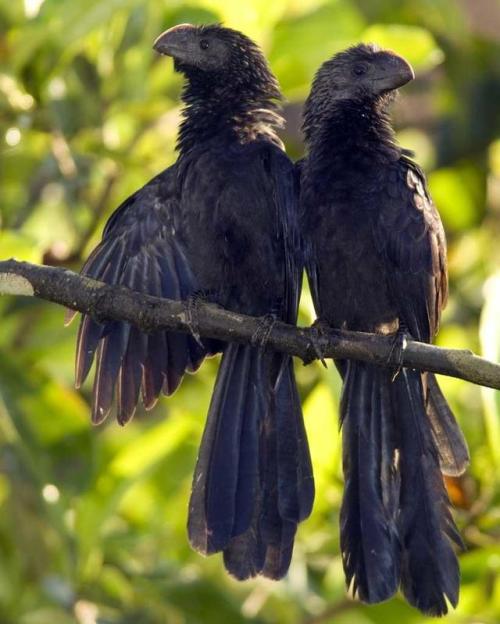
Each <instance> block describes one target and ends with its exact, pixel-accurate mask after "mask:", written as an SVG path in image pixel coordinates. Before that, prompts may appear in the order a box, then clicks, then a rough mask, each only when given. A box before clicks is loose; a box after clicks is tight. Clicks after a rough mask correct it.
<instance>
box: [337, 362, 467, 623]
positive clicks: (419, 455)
mask: <svg viewBox="0 0 500 624" xmlns="http://www.w3.org/2000/svg"><path fill="white" fill-rule="evenodd" d="M438 390H439V388H438ZM437 396H438V395H437V394H436V389H435V388H434V386H432V397H433V398H432V399H431V398H429V397H427V399H428V400H427V401H426V397H425V394H424V389H423V386H422V376H421V374H420V373H419V372H418V371H414V370H408V369H403V370H402V371H401V373H400V374H399V375H398V377H397V378H396V379H395V380H394V381H392V380H391V376H390V373H389V372H388V371H384V370H383V369H380V368H377V367H374V366H371V365H368V364H364V363H360V362H348V363H347V368H346V371H345V374H344V391H343V397H342V405H341V417H342V423H343V425H342V426H343V430H344V432H343V441H344V473H345V492H344V500H343V503H342V509H341V547H342V555H343V561H344V569H345V573H346V578H347V582H348V584H349V585H350V584H351V583H352V585H353V590H354V592H355V593H357V594H358V595H359V597H360V599H361V600H364V601H366V602H379V601H382V600H385V599H387V598H389V597H390V596H391V595H392V594H394V592H395V591H396V590H397V588H398V586H399V585H400V586H401V589H402V591H403V593H404V595H405V597H406V598H407V600H408V601H409V602H410V603H411V604H412V605H414V606H416V607H417V608H418V609H420V610H421V611H423V612H424V613H428V614H432V615H443V614H445V613H446V612H447V606H446V600H445V597H447V598H448V600H449V601H450V602H451V604H453V605H456V603H457V600H458V589H459V568H458V561H457V558H456V556H455V553H454V551H453V547H452V543H451V542H452V541H454V542H456V543H457V544H459V545H460V544H461V540H460V536H459V534H458V532H457V529H456V527H455V524H454V522H453V518H452V516H451V513H450V508H449V500H448V497H447V494H446V489H445V486H444V483H443V478H442V474H441V468H440V459H441V457H440V454H439V452H438V448H437V441H436V431H435V427H433V424H432V422H433V421H432V419H431V418H430V416H429V414H428V411H429V410H430V408H429V405H428V403H429V402H431V401H433V400H436V397H437ZM433 409H434V416H435V417H436V418H435V419H434V420H435V421H436V422H438V421H439V420H440V419H442V417H443V406H442V405H435V406H434V407H433ZM448 409H449V408H448ZM450 413H451V412H450ZM453 422H455V421H454V419H453ZM455 425H456V423H455ZM443 427H444V428H445V429H446V430H447V431H452V430H454V429H455V426H453V427H452V426H451V425H449V424H448V425H443Z"/></svg>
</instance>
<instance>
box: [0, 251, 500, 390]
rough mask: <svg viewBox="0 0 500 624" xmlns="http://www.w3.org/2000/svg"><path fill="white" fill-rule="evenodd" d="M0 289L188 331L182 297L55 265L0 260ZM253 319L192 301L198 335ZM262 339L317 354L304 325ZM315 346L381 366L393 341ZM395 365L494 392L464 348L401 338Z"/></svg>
mask: <svg viewBox="0 0 500 624" xmlns="http://www.w3.org/2000/svg"><path fill="white" fill-rule="evenodd" d="M0 294H8V295H30V296H35V297H39V298H41V299H45V300H47V301H52V302H54V303H58V304H60V305H63V306H65V307H67V308H71V309H73V310H78V311H79V312H84V313H86V314H90V315H91V316H92V317H93V318H95V319H96V320H99V319H101V320H104V319H115V320H120V321H127V322H129V323H131V324H133V325H136V326H137V327H139V328H140V329H142V330H143V331H145V332H153V331H155V330H158V329H162V328H168V329H173V330H177V331H180V332H189V331H190V328H189V325H188V318H187V317H188V315H187V312H186V306H185V304H184V303H183V302H180V301H171V300H169V299H160V298H158V297H150V296H146V295H143V294H140V293H136V292H133V291H131V290H129V289H127V288H123V287H120V286H108V285H106V284H103V283H102V282H97V281H95V280H92V279H89V278H87V277H82V276H81V275H78V274H77V273H73V272H72V271H68V270H65V269H61V268H54V267H46V266H39V265H35V264H29V263H27V262H17V261H15V260H6V261H3V262H0ZM261 323H262V319H261V318H257V317H252V316H246V315H243V314H236V313H234V312H230V311H228V310H224V309H222V308H220V307H217V306H215V305H213V304H209V303H200V304H199V306H198V307H197V329H198V330H199V333H200V335H201V336H203V337H207V338H219V339H222V340H225V341H228V342H240V343H250V342H251V340H252V337H253V336H254V334H255V332H256V331H257V329H259V327H261ZM267 344H268V346H269V347H272V348H274V349H276V350H277V351H282V352H284V353H289V354H290V355H295V356H297V357H299V358H301V359H302V360H303V361H304V362H310V361H311V360H313V359H316V357H317V356H316V353H315V350H314V349H313V348H312V343H311V330H310V329H309V328H300V327H294V326H292V325H287V324H285V323H281V322H276V323H275V324H274V325H273V327H272V329H271V331H270V333H269V338H268V342H267ZM317 344H318V345H319V347H320V348H321V351H322V352H323V355H324V357H325V358H350V359H354V360H363V361H365V362H372V363H375V364H379V365H382V366H386V365H387V362H388V359H389V356H390V352H391V347H392V344H393V342H392V338H391V337H390V336H380V335H376V334H366V333H361V332H350V331H340V330H331V331H329V332H327V333H326V334H325V335H323V336H322V337H321V338H319V339H318V340H317ZM403 365H404V366H406V367H409V368H416V369H419V370H428V371H431V372H434V373H440V374H442V375H448V376H450V377H458V378H460V379H465V380H466V381H470V382H472V383H475V384H479V385H481V386H488V387H490V388H496V389H500V365H499V364H495V363H493V362H490V361H488V360H485V359H483V358H480V357H478V356H476V355H474V354H473V353H472V352H470V351H465V350H458V349H443V348H440V347H435V346H432V345H428V344H424V343H420V342H414V341H409V342H408V344H407V348H406V349H405V351H404V352H403Z"/></svg>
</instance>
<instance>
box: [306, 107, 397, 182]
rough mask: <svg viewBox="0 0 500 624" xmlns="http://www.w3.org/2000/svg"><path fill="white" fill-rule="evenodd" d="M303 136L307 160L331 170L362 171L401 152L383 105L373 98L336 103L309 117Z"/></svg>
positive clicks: (391, 160) (383, 162)
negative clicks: (314, 117) (304, 135)
mask: <svg viewBox="0 0 500 624" xmlns="http://www.w3.org/2000/svg"><path fill="white" fill-rule="evenodd" d="M306 138H307V140H308V145H309V157H308V161H309V162H310V163H311V164H312V166H313V167H314V166H316V167H321V168H326V169H328V170H329V171H331V172H332V173H333V172H334V171H335V170H337V169H338V170H339V171H342V172H345V171H346V170H348V169H352V170H355V171H360V172H362V171H363V170H364V169H366V168H370V167H371V168H372V167H374V166H376V165H377V164H380V165H384V164H387V163H389V162H393V161H395V160H397V159H398V158H399V157H400V155H401V148H400V147H399V146H398V145H397V144H396V141H395V134H394V130H393V129H392V127H391V125H390V121H389V116H388V114H387V112H386V107H385V106H383V105H381V103H380V102H376V101H373V100H366V101H355V102H354V101H342V102H338V103H336V104H335V105H334V106H333V107H332V108H331V110H329V111H328V112H326V113H324V114H323V115H322V117H321V119H318V120H314V119H313V120H312V122H311V124H310V125H309V127H308V128H307V130H306Z"/></svg>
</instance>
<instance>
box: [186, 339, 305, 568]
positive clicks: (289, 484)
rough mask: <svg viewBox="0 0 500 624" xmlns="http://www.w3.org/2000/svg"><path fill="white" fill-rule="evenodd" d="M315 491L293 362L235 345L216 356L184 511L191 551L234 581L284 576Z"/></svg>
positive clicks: (265, 352)
mask: <svg viewBox="0 0 500 624" xmlns="http://www.w3.org/2000/svg"><path fill="white" fill-rule="evenodd" d="M313 498H314V484H313V477H312V468H311V461H310V456H309V449H308V445H307V439H306V435H305V430H304V426H303V421H302V412H301V408H300V399H299V397H298V393H297V388H296V385H295V379H294V376H293V368H292V362H291V360H290V359H289V358H285V359H284V358H283V357H282V356H276V355H274V354H271V353H269V352H267V351H262V350H260V349H255V348H252V347H247V346H240V345H236V344H231V345H229V346H228V347H227V348H226V350H225V352H224V355H223V358H222V363H221V367H220V369H219V374H218V376H217V380H216V384H215V390H214V394H213V398H212V403H211V405H210V410H209V414H208V418H207V424H206V427H205V432H204V435H203V440H202V443H201V447H200V452H199V456H198V463H197V466H196V470H195V475H194V480H193V490H192V494H191V501H190V506H189V521H188V530H189V538H190V541H191V544H192V545H193V547H194V548H195V549H196V550H198V551H200V552H202V553H204V554H211V553H214V552H217V551H224V562H225V565H226V568H227V569H228V571H229V572H230V573H231V574H233V575H234V576H236V577H237V578H239V579H244V578H248V577H250V576H255V575H256V574H264V575H266V576H269V577H271V578H280V577H282V576H283V575H284V574H285V573H286V571H287V570H288V567H289V564H290V559H291V555H292V549H293V542H294V537H295V532H296V528H297V524H298V522H300V521H301V520H303V519H304V518H306V517H307V516H308V515H309V514H310V512H311V508H312V502H313Z"/></svg>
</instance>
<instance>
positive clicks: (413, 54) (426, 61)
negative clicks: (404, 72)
mask: <svg viewBox="0 0 500 624" xmlns="http://www.w3.org/2000/svg"><path fill="white" fill-rule="evenodd" d="M361 39H362V40H363V41H365V42H366V43H376V44H378V45H379V46H380V47H382V48H387V49H389V50H393V51H394V52H397V53H398V54H400V55H401V56H403V57H404V58H405V59H406V60H407V61H409V62H410V63H411V65H412V66H413V68H414V69H415V70H418V71H425V70H428V69H432V68H433V67H436V65H439V64H440V63H442V62H443V60H444V53H443V51H442V50H441V48H440V47H439V46H438V44H437V43H436V40H435V39H434V37H433V35H432V34H431V33H430V32H429V31H428V30H426V29H425V28H420V27H419V26H406V25H403V24H372V25H371V26H369V27H368V28H367V29H366V30H365V31H364V32H363V34H362V35H361Z"/></svg>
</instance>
